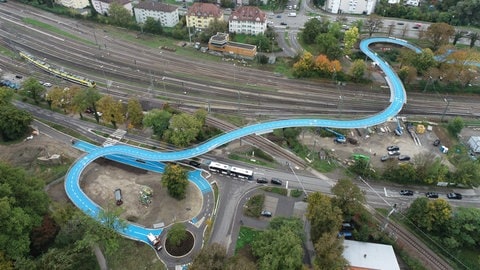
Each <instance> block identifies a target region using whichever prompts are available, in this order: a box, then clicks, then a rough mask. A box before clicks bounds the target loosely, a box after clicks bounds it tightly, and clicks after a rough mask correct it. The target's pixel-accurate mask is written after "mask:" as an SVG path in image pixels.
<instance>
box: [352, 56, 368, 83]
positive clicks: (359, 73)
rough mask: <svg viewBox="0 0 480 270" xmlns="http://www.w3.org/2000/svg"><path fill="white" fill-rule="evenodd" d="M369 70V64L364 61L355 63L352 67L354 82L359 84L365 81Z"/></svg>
mask: <svg viewBox="0 0 480 270" xmlns="http://www.w3.org/2000/svg"><path fill="white" fill-rule="evenodd" d="M366 70H367V64H366V63H365V61H363V59H357V60H355V61H353V64H352V66H351V67H350V76H352V80H353V81H354V82H359V81H361V80H362V79H363V76H364V75H365V72H366Z"/></svg>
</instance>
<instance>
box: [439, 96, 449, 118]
mask: <svg viewBox="0 0 480 270" xmlns="http://www.w3.org/2000/svg"><path fill="white" fill-rule="evenodd" d="M443 101H444V102H446V103H447V105H446V106H445V110H443V113H442V119H440V122H443V118H444V117H445V114H446V113H447V111H448V106H450V99H447V98H444V99H443Z"/></svg>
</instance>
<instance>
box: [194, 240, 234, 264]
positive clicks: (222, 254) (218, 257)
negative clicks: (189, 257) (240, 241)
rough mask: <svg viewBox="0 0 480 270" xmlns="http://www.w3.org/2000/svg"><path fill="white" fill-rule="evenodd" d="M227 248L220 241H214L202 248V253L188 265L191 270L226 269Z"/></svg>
mask: <svg viewBox="0 0 480 270" xmlns="http://www.w3.org/2000/svg"><path fill="white" fill-rule="evenodd" d="M227 261H228V257H227V250H226V249H225V247H224V246H222V245H220V244H219V243H213V244H211V245H209V246H208V247H204V248H202V250H201V251H200V253H199V254H198V255H197V256H196V257H195V259H193V262H192V264H191V265H190V266H189V267H188V269H190V270H203V269H210V270H224V269H225V265H226V264H227Z"/></svg>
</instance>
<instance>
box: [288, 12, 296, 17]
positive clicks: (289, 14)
mask: <svg viewBox="0 0 480 270" xmlns="http://www.w3.org/2000/svg"><path fill="white" fill-rule="evenodd" d="M288 17H297V13H296V12H290V13H288Z"/></svg>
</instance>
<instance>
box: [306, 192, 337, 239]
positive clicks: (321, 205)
mask: <svg viewBox="0 0 480 270" xmlns="http://www.w3.org/2000/svg"><path fill="white" fill-rule="evenodd" d="M306 216H307V218H308V220H309V221H310V223H311V229H310V233H311V239H312V242H314V243H316V242H317V241H318V239H320V237H321V235H322V234H324V233H335V234H336V233H337V232H338V229H339V228H340V227H341V224H342V221H343V216H342V210H340V208H338V207H337V206H335V205H333V204H332V201H331V199H330V197H328V196H326V195H323V194H321V193H319V192H315V193H313V194H310V195H309V196H308V207H307V214H306Z"/></svg>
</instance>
